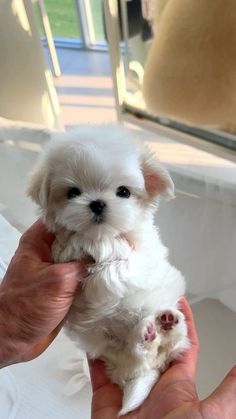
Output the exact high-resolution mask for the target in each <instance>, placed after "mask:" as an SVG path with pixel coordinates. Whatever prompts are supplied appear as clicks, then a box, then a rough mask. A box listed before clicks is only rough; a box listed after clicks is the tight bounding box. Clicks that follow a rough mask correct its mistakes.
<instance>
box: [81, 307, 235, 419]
mask: <svg viewBox="0 0 236 419" xmlns="http://www.w3.org/2000/svg"><path fill="white" fill-rule="evenodd" d="M181 309H182V311H183V313H184V314H185V318H186V321H187V324H188V334H189V339H190V341H191V346H190V348H189V349H188V350H187V351H186V352H185V353H184V354H183V356H182V357H181V358H180V359H179V360H178V361H175V362H173V363H172V365H171V366H170V367H169V369H168V370H167V371H166V372H165V373H164V374H163V375H162V376H161V378H160V380H159V381H158V383H157V384H156V385H155V386H154V388H153V389H152V391H151V393H150V395H149V397H148V398H147V399H146V400H145V402H144V403H143V405H142V406H141V407H140V408H139V409H137V410H135V411H133V412H131V413H129V414H127V415H125V416H122V419H123V418H124V419H233V418H236V367H234V368H233V369H232V370H231V372H230V373H229V374H228V375H227V377H226V378H225V379H224V380H223V382H222V383H221V384H220V386H219V387H218V388H217V389H216V390H215V391H214V392H213V393H212V394H211V395H210V396H209V397H208V398H207V399H205V400H203V401H200V400H199V398H198V395H197V391H196V386H195V373H196V365H197V358H198V351H199V343H198V337H197V333H196V329H195V325H194V321H193V317H192V312H191V309H190V307H189V305H188V303H187V301H186V300H185V299H183V301H182V308H181ZM89 365H90V374H91V380H92V388H93V400H92V416H91V418H92V419H115V418H117V413H118V412H119V410H120V408H121V403H122V393H121V390H120V389H119V388H118V386H116V385H115V384H112V383H111V382H110V380H109V379H108V378H107V376H106V373H105V368H104V365H103V363H102V362H101V361H91V360H89ZM206 373H210V372H209V371H206Z"/></svg>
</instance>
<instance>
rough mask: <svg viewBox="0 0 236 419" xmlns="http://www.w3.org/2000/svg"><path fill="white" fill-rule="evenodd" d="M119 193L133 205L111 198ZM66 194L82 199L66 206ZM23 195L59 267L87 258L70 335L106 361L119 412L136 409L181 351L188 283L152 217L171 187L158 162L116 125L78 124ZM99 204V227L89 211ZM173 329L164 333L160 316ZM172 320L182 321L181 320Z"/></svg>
mask: <svg viewBox="0 0 236 419" xmlns="http://www.w3.org/2000/svg"><path fill="white" fill-rule="evenodd" d="M120 186H125V187H127V188H128V189H129V191H130V193H131V195H130V197H129V198H125V197H119V196H117V195H116V191H117V188H119V187H120ZM71 187H77V188H79V189H80V191H81V195H80V196H76V197H74V198H72V199H68V197H67V193H68V190H69V189H70V188H71ZM28 193H29V195H30V196H31V197H32V199H33V200H34V201H35V202H36V203H37V204H38V205H39V207H40V208H41V212H42V218H43V220H44V222H45V223H46V225H47V226H48V228H49V230H51V231H53V232H55V235H56V240H55V242H54V244H53V249H52V250H53V255H54V259H55V261H56V262H62V261H70V260H80V259H81V258H83V257H84V256H87V255H89V256H90V257H92V259H93V261H94V263H91V264H90V265H89V267H88V275H87V277H86V278H85V280H84V286H83V291H82V292H81V293H79V294H78V295H77V296H76V298H75V300H74V303H73V306H72V308H71V310H70V312H69V315H68V319H67V324H66V328H67V332H68V333H69V335H70V336H71V338H72V339H73V340H74V341H75V342H76V343H77V344H78V346H79V347H80V348H81V349H84V350H85V351H87V352H88V353H89V354H90V356H92V357H94V358H101V359H103V360H104V361H105V363H106V367H107V371H108V374H109V375H110V377H111V380H112V381H113V382H115V383H117V384H119V385H120V386H121V388H122V389H123V391H124V398H123V406H122V410H121V412H120V414H124V413H126V412H128V411H130V410H133V409H135V408H136V407H138V406H139V405H140V404H141V403H142V402H143V401H144V399H145V398H146V397H147V395H148V394H149V392H150V390H151V388H152V386H153V384H154V383H155V382H156V380H157V379H158V377H159V375H160V373H161V372H162V371H163V370H164V369H165V368H166V367H167V365H168V363H169V362H170V360H172V359H174V358H176V357H177V356H178V355H179V354H180V353H181V352H182V351H183V350H184V349H185V348H186V347H187V342H188V341H187V330H186V324H185V320H184V317H183V315H182V314H181V312H180V311H179V310H178V308H177V306H178V300H179V298H180V296H181V295H183V294H184V290H185V284H184V279H183V277H182V275H181V274H180V272H179V271H177V270H176V269H175V268H174V267H173V266H171V265H170V263H169V262H168V259H167V256H168V252H167V249H166V247H164V246H163V244H162V242H161V240H160V237H159V234H158V230H157V229H156V227H155V226H154V222H153V215H154V212H155V210H156V208H157V205H158V202H159V198H160V197H165V198H172V197H173V195H174V186H173V182H172V180H171V178H170V176H169V174H168V173H167V171H166V170H165V169H164V168H162V167H161V165H160V164H159V162H158V160H157V159H156V157H155V156H154V155H153V154H152V153H151V152H150V151H149V150H148V149H146V148H145V147H144V146H143V145H142V144H141V143H139V142H137V141H136V139H134V138H133V134H131V132H130V131H128V130H126V129H125V128H123V127H121V126H119V125H104V126H96V127H92V126H84V127H81V128H79V129H78V130H77V131H74V132H71V133H66V134H64V135H62V137H61V138H57V139H56V140H55V141H53V142H51V143H50V144H49V145H48V147H47V148H46V150H45V152H44V153H43V155H42V156H41V158H40V160H39V162H38V164H37V166H36V168H35V171H34V173H33V174H32V177H31V180H30V184H29V188H28ZM96 200H102V201H103V202H104V203H105V204H106V208H105V210H104V211H105V212H104V218H103V219H102V220H100V222H99V223H98V222H96V221H98V220H97V218H96V217H95V215H94V214H93V213H92V211H91V209H90V207H89V205H90V203H91V202H92V201H96ZM163 313H164V314H165V315H166V313H171V315H172V316H174V318H175V321H176V324H174V325H173V327H171V328H170V329H169V330H165V329H164V328H163V325H162V322H161V316H162V314H163ZM177 322H178V323H177Z"/></svg>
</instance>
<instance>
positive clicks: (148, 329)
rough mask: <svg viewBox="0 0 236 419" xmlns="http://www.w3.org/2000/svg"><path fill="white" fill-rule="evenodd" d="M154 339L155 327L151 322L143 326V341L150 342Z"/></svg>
mask: <svg viewBox="0 0 236 419" xmlns="http://www.w3.org/2000/svg"><path fill="white" fill-rule="evenodd" d="M155 338H156V325H155V323H154V322H153V321H151V320H150V321H149V322H148V323H147V325H146V326H144V331H143V341H144V342H152V341H153V340H154V339H155Z"/></svg>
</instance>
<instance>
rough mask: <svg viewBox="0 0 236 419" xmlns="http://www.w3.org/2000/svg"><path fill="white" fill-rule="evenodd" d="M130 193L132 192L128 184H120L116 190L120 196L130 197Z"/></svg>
mask: <svg viewBox="0 0 236 419" xmlns="http://www.w3.org/2000/svg"><path fill="white" fill-rule="evenodd" d="M130 195H131V193H130V191H129V189H128V188H126V186H119V188H117V190H116V196H119V197H120V198H129V197H130Z"/></svg>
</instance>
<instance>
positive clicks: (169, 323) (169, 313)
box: [156, 310, 182, 332]
mask: <svg viewBox="0 0 236 419" xmlns="http://www.w3.org/2000/svg"><path fill="white" fill-rule="evenodd" d="M181 314H182V313H181V312H180V311H178V310H165V311H163V312H161V313H160V314H159V315H158V317H157V318H156V323H157V327H158V329H159V330H160V331H161V332H168V331H170V330H173V328H174V327H175V326H176V325H177V324H179V322H180V321H181V320H182V316H181Z"/></svg>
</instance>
